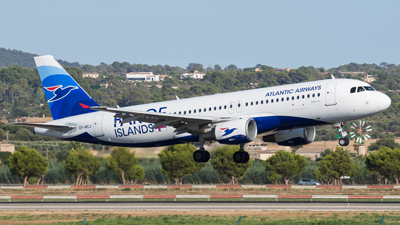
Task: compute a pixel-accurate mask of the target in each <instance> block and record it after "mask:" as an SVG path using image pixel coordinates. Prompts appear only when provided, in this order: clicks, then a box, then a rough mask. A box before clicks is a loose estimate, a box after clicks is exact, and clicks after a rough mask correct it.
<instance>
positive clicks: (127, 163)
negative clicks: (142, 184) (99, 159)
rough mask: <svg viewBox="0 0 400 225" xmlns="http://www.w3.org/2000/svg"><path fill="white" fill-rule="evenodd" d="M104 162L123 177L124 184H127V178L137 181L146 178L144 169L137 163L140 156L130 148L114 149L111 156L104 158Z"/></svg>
mask: <svg viewBox="0 0 400 225" xmlns="http://www.w3.org/2000/svg"><path fill="white" fill-rule="evenodd" d="M104 162H105V166H106V167H107V168H108V169H109V170H110V171H111V172H113V173H115V174H117V175H118V176H120V177H121V179H122V183H123V184H124V185H126V180H132V181H133V182H137V181H138V180H143V178H144V169H143V168H142V167H141V166H139V165H137V164H138V162H139V158H136V157H135V152H129V149H128V148H122V147H120V148H116V149H114V151H113V152H112V153H111V156H107V157H105V158H104Z"/></svg>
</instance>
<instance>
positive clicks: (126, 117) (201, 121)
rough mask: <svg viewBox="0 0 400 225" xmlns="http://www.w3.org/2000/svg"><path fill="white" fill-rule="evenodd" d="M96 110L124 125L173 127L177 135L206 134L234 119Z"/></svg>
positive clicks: (114, 109) (103, 108)
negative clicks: (151, 124)
mask: <svg viewBox="0 0 400 225" xmlns="http://www.w3.org/2000/svg"><path fill="white" fill-rule="evenodd" d="M90 108H91V109H94V110H99V111H104V112H110V113H115V115H114V117H118V118H121V119H122V123H128V122H131V121H134V120H135V121H142V122H146V123H154V125H153V128H158V127H161V126H171V127H174V128H175V132H176V133H177V134H181V133H185V132H188V133H192V134H200V133H204V132H205V131H204V130H205V129H207V128H209V127H210V125H211V124H215V123H219V122H223V121H227V120H231V119H232V117H218V118H215V117H212V116H194V115H181V114H167V113H156V112H145V111H135V110H123V109H119V108H107V107H90Z"/></svg>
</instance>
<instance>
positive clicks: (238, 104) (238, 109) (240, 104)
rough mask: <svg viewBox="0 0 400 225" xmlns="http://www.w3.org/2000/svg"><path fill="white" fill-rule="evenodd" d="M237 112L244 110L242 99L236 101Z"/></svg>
mask: <svg viewBox="0 0 400 225" xmlns="http://www.w3.org/2000/svg"><path fill="white" fill-rule="evenodd" d="M236 106H237V107H236V112H238V113H241V112H242V101H237V102H236Z"/></svg>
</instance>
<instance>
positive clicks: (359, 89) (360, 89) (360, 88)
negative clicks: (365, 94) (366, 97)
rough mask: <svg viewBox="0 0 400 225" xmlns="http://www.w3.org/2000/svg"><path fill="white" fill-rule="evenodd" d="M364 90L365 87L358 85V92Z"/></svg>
mask: <svg viewBox="0 0 400 225" xmlns="http://www.w3.org/2000/svg"><path fill="white" fill-rule="evenodd" d="M362 91H365V89H364V88H363V87H361V86H360V87H358V89H357V92H362Z"/></svg>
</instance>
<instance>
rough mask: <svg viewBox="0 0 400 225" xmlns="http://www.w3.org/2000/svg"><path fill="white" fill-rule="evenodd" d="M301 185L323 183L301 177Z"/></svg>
mask: <svg viewBox="0 0 400 225" xmlns="http://www.w3.org/2000/svg"><path fill="white" fill-rule="evenodd" d="M299 185H322V184H321V183H320V182H318V181H315V180H313V179H301V180H300V181H299Z"/></svg>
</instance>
